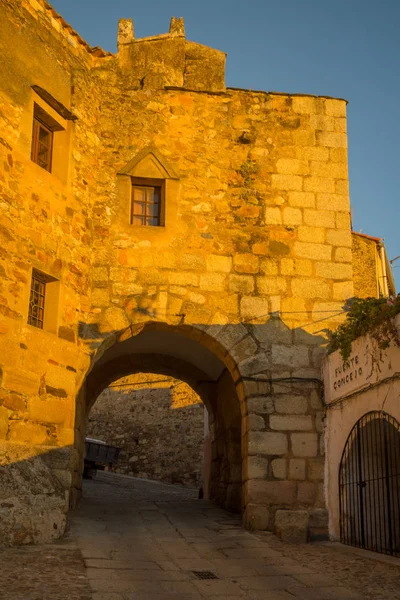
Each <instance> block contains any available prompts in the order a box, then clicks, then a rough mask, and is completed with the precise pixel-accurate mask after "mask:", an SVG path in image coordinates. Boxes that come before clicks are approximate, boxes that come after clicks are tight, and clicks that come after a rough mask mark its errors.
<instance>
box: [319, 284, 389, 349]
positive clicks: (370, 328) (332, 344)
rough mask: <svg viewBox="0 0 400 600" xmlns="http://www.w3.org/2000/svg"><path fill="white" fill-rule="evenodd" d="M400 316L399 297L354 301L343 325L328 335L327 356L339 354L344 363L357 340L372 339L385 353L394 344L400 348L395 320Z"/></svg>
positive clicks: (357, 299)
mask: <svg viewBox="0 0 400 600" xmlns="http://www.w3.org/2000/svg"><path fill="white" fill-rule="evenodd" d="M398 313H400V294H399V295H398V296H397V297H396V298H353V299H352V300H351V306H350V309H349V311H348V313H347V318H346V321H345V322H344V323H342V324H341V325H339V327H338V328H337V329H336V331H330V332H329V338H330V340H329V346H328V352H334V351H335V350H340V354H341V355H342V358H343V360H347V359H348V358H349V356H350V353H351V344H352V342H353V341H354V340H356V339H357V338H358V337H361V336H363V335H370V336H371V337H373V338H374V339H375V340H376V341H377V344H378V348H380V349H381V350H384V349H385V348H388V347H389V346H390V344H391V343H392V342H394V343H395V344H396V345H397V346H399V347H400V335H399V331H398V330H397V328H396V325H395V323H394V317H395V316H396V315H397V314H398Z"/></svg>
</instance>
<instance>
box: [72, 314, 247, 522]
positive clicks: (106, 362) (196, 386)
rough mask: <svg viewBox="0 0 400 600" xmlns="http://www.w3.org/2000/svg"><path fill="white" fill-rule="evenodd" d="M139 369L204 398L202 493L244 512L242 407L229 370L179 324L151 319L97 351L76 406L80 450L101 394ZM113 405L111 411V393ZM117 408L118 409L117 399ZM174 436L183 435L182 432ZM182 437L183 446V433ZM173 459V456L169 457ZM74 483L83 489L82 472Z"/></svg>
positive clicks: (201, 399) (222, 504) (162, 432)
mask: <svg viewBox="0 0 400 600" xmlns="http://www.w3.org/2000/svg"><path fill="white" fill-rule="evenodd" d="M139 374H140V375H141V376H143V375H146V374H155V375H156V376H157V377H160V376H164V377H167V378H174V379H175V380H179V381H181V382H183V383H184V384H186V386H188V387H189V388H190V389H191V390H192V391H193V392H194V394H195V395H197V397H198V398H199V400H200V401H202V402H203V404H204V406H205V408H206V419H205V424H204V441H203V456H204V460H203V465H202V469H201V470H202V476H201V487H202V489H203V493H204V497H205V498H206V499H207V500H212V501H213V502H215V503H216V504H218V505H220V506H222V507H224V508H226V509H228V510H230V511H233V512H237V513H240V512H242V509H243V494H242V486H243V470H244V462H245V453H244V449H243V443H242V439H243V438H242V410H243V409H242V407H241V405H240V402H239V399H238V396H237V393H236V389H235V385H234V381H233V378H232V375H231V372H230V370H229V369H228V368H227V366H226V364H224V362H223V361H222V360H221V359H220V358H219V357H218V356H217V354H216V353H215V352H214V351H213V350H212V349H210V348H208V347H207V346H206V345H205V344H204V343H200V342H199V341H198V340H195V339H192V338H191V336H190V332H189V333H188V332H187V331H186V330H185V331H183V330H182V331H181V330H180V329H179V328H178V327H174V328H164V329H163V328H162V327H161V328H160V326H159V324H154V323H153V324H150V325H149V326H148V327H147V328H144V329H143V330H142V331H140V332H139V333H138V334H136V335H127V336H126V338H125V339H123V340H122V341H119V342H118V343H114V344H113V345H111V346H110V347H108V348H107V349H105V350H104V351H103V352H102V353H101V354H99V356H98V357H97V360H96V362H95V363H94V365H93V368H92V370H91V371H90V373H89V374H88V376H87V378H86V382H85V385H84V387H83V388H82V390H83V392H82V394H81V397H80V406H79V410H78V411H77V423H76V431H77V438H76V444H77V446H78V447H79V448H80V452H81V455H82V454H83V443H84V437H85V435H86V432H87V423H88V419H90V414H91V411H92V409H93V407H95V405H96V401H97V399H98V397H99V395H101V394H102V392H103V391H104V390H105V389H107V388H109V386H110V384H112V382H115V381H117V380H119V379H120V378H123V377H127V376H132V375H133V376H137V375H139ZM109 410H110V411H111V412H112V398H110V402H109ZM115 410H118V405H117V403H116V406H115ZM163 429H164V431H163ZM166 430H167V427H166V426H164V427H163V424H162V423H160V428H159V436H160V437H162V436H163V435H166ZM167 433H168V432H167ZM169 435H171V432H170V433H169ZM176 435H179V431H177V433H176ZM182 438H183V439H182V440H181V442H182V445H183V447H184V446H185V437H184V435H183V436H182ZM105 441H107V442H108V441H109V440H105ZM113 442H115V440H113ZM149 443H150V444H151V440H149ZM173 460H174V457H173V456H171V462H173ZM150 478H151V477H150ZM153 478H154V477H153ZM75 485H76V489H77V490H78V492H79V489H80V487H81V481H80V474H79V473H77V474H76V481H75Z"/></svg>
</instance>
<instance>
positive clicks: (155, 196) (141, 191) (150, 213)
mask: <svg viewBox="0 0 400 600" xmlns="http://www.w3.org/2000/svg"><path fill="white" fill-rule="evenodd" d="M163 215H164V186H163V182H162V180H159V179H144V178H136V179H133V180H132V206H131V225H138V226H142V227H143V226H145V227H148V226H153V227H154V226H155V227H159V226H161V225H163V224H164V223H163Z"/></svg>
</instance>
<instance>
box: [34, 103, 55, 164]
mask: <svg viewBox="0 0 400 600" xmlns="http://www.w3.org/2000/svg"><path fill="white" fill-rule="evenodd" d="M62 129H63V128H62V127H61V126H60V125H59V123H57V121H56V120H55V119H53V117H51V116H50V115H49V114H47V113H46V111H44V110H43V108H41V107H40V106H39V105H38V104H36V103H35V105H34V113H33V131H32V149H31V159H32V160H33V162H35V163H37V164H38V165H39V166H40V167H43V169H46V171H51V161H52V155H53V134H54V132H55V131H61V130H62Z"/></svg>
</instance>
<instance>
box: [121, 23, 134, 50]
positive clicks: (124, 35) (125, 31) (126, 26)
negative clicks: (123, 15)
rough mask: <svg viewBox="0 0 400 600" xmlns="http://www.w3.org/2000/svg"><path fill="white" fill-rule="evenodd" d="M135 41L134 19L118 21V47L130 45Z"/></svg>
mask: <svg viewBox="0 0 400 600" xmlns="http://www.w3.org/2000/svg"><path fill="white" fill-rule="evenodd" d="M134 39H135V33H134V29H133V21H132V19H120V20H119V21H118V47H119V46H121V45H122V44H130V43H131V42H133V40H134Z"/></svg>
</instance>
